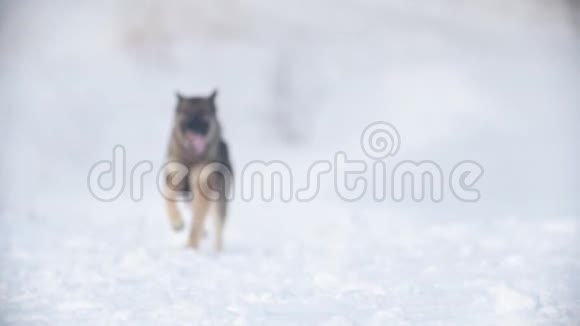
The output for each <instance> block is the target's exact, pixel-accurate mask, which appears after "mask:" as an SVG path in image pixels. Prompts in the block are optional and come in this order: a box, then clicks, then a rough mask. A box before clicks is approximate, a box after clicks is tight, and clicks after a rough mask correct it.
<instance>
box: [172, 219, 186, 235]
mask: <svg viewBox="0 0 580 326" xmlns="http://www.w3.org/2000/svg"><path fill="white" fill-rule="evenodd" d="M183 226H184V224H183V221H182V220H176V221H172V222H171V227H172V228H173V231H175V232H179V231H181V230H183Z"/></svg>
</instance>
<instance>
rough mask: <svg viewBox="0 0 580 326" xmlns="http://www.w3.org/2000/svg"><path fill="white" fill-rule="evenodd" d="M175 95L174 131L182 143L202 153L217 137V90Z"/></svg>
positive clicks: (218, 129) (196, 152)
mask: <svg viewBox="0 0 580 326" xmlns="http://www.w3.org/2000/svg"><path fill="white" fill-rule="evenodd" d="M176 95H177V108H176V110H175V115H176V124H175V127H176V131H177V133H178V136H179V138H180V139H181V142H182V144H183V145H184V146H185V147H186V148H189V149H191V150H193V151H194V152H195V154H197V155H201V154H204V153H205V152H206V150H207V147H208V145H209V144H210V143H211V142H212V140H213V139H215V138H216V137H219V133H220V126H219V124H218V121H217V118H216V111H217V110H216V104H215V99H216V96H217V91H216V90H214V91H213V92H212V93H211V94H210V95H209V96H207V97H203V96H195V97H185V96H183V95H181V94H179V93H177V94H176Z"/></svg>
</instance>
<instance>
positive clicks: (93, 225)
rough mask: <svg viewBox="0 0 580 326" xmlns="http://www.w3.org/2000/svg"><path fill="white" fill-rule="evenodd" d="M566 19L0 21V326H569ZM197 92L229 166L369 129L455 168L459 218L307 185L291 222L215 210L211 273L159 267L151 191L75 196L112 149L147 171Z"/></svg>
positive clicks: (26, 9)
mask: <svg viewBox="0 0 580 326" xmlns="http://www.w3.org/2000/svg"><path fill="white" fill-rule="evenodd" d="M578 7H580V6H579V5H578V2H576V1H574V0H570V1H564V0H556V1H540V0H512V1H509V2H506V1H499V0H470V1H455V0H435V1H428V2H426V1H421V2H419V1H400V0H385V1H376V0H364V1H354V0H340V1H333V2H329V1H321V0H316V1H302V0H299V1H293V2H291V3H290V2H288V3H274V2H271V1H266V0H245V1H231V0H215V1H211V2H202V1H177V0H176V1H160V0H157V1H136V0H124V1H98V2H89V1H76V2H73V1H50V2H47V1H32V0H26V1H6V0H5V1H0V110H1V119H0V130H2V131H3V135H4V136H3V137H2V138H1V140H0V153H1V154H2V159H1V161H0V164H1V166H0V167H1V168H0V180H2V187H0V321H3V323H6V324H60V325H63V324H77V323H78V322H79V321H82V322H83V323H89V324H99V325H100V324H124V323H126V322H131V323H137V324H159V323H163V324H202V325H205V324H217V325H221V324H238V325H256V324H263V325H273V324H285V325H287V324H298V325H304V324H326V325H351V324H354V325H366V324H373V323H374V324H376V325H385V324H389V325H396V324H421V325H450V324H454V325H455V324H456V325H466V324H469V325H475V324H485V325H489V324H494V325H497V324H510V325H514V324H523V325H531V324H546V325H553V324H563V325H575V324H577V323H578V322H580V277H579V276H578V275H580V262H579V261H578V259H577V257H579V256H578V254H580V250H579V249H580V239H579V238H578V237H579V232H580V229H579V227H580V225H579V224H578V223H579V222H580V221H579V220H578V217H579V216H580V204H579V201H578V194H579V193H580V173H579V172H578V170H577V168H578V163H579V162H580V157H579V155H580V154H579V152H578V148H579V143H580V140H579V139H580V137H579V136H580V132H579V131H578V129H577V127H576V124H577V123H578V122H580V92H579V91H578V85H579V84H580V63H579V58H580V48H579V46H580V14H578V10H579V9H578ZM214 87H217V88H219V90H220V95H219V98H218V105H219V116H220V118H221V120H222V124H223V126H224V129H225V137H226V139H228V140H229V143H230V147H231V151H232V156H233V160H234V166H235V167H241V166H243V165H244V164H245V163H246V162H249V161H251V160H255V159H261V160H272V159H280V160H283V161H285V162H287V163H288V164H289V165H290V166H291V167H292V168H293V171H294V172H295V174H296V175H297V176H305V173H306V172H305V171H306V168H307V167H308V164H309V163H310V162H313V161H316V160H321V159H330V158H332V155H333V154H334V153H335V152H336V151H338V150H343V151H346V152H347V153H348V155H349V158H353V159H354V158H360V159H365V158H366V157H365V156H364V155H363V153H362V151H361V150H360V148H359V138H360V133H361V131H362V130H363V128H364V127H365V126H366V125H367V124H369V123H371V122H373V121H377V120H384V121H388V122H390V123H392V124H394V125H395V126H396V127H397V128H398V130H399V132H400V134H401V139H402V144H401V150H400V151H399V153H398V154H397V156H396V158H397V159H398V160H405V159H409V160H417V161H418V160H425V159H429V160H434V161H436V162H438V163H439V164H440V165H441V166H442V168H443V170H444V171H450V170H451V168H452V167H453V166H454V165H455V163H456V162H458V161H460V160H475V161H477V162H479V163H480V164H481V165H482V166H483V167H484V169H485V175H484V176H483V178H482V179H481V180H480V182H479V183H478V187H479V189H480V190H481V196H482V198H481V200H480V201H479V202H478V203H469V204H467V203H461V202H459V201H457V200H455V198H453V197H451V196H450V194H449V193H445V200H444V201H443V202H442V203H438V204H435V203H430V202H422V203H413V202H411V201H408V202H404V203H395V202H392V201H387V202H383V203H375V202H373V201H372V200H371V199H370V197H369V198H364V199H362V200H360V201H358V202H355V203H345V202H342V201H340V200H339V199H338V197H337V196H336V194H335V193H334V191H333V189H332V184H331V183H330V180H329V184H328V185H323V191H322V192H321V194H320V195H319V198H317V200H315V201H314V202H311V203H301V204H299V203H290V204H283V203H280V202H273V203H264V202H260V201H255V202H250V203H245V202H242V201H235V202H234V203H233V205H232V209H231V216H230V218H229V222H228V223H229V224H228V227H227V231H226V252H225V253H224V254H223V255H222V256H220V257H214V256H212V254H211V253H210V250H205V248H204V251H202V253H201V254H195V253H193V252H190V251H187V250H185V249H183V248H182V245H183V244H184V243H185V235H184V234H179V235H174V234H171V232H170V230H169V227H168V224H167V222H166V219H165V216H164V214H163V209H162V202H161V200H160V199H159V197H158V195H157V194H156V191H155V189H154V185H152V184H149V185H148V186H149V188H148V192H147V193H146V196H145V200H144V201H142V202H138V203H134V202H131V201H130V200H129V197H128V194H127V195H126V196H123V197H121V198H120V199H119V200H118V201H115V202H113V203H101V202H99V201H97V200H95V199H94V198H92V197H91V196H90V193H89V192H88V190H87V185H86V177H87V173H88V170H89V168H90V167H91V165H92V164H94V163H95V162H97V161H100V160H103V159H110V158H111V151H112V148H113V146H114V145H116V144H122V145H124V146H125V147H126V149H127V154H128V161H129V164H132V163H136V162H138V161H141V160H151V161H153V162H156V163H157V164H160V163H161V162H162V159H163V155H164V151H165V144H166V142H167V137H168V132H169V126H170V122H171V114H172V112H173V106H174V95H173V94H174V91H175V90H181V91H183V92H185V93H189V94H200V93H208V92H209V91H210V90H211V89H212V88H214ZM304 178H305V177H304ZM299 181H300V180H298V182H299ZM303 181H304V180H303ZM210 234H211V233H210Z"/></svg>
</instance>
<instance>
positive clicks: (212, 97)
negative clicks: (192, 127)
mask: <svg viewBox="0 0 580 326" xmlns="http://www.w3.org/2000/svg"><path fill="white" fill-rule="evenodd" d="M217 94H218V90H217V89H214V90H213V91H212V92H211V94H209V97H208V99H209V102H210V103H211V107H212V109H213V111H214V112H215V111H217V106H216V105H215V99H216V97H217Z"/></svg>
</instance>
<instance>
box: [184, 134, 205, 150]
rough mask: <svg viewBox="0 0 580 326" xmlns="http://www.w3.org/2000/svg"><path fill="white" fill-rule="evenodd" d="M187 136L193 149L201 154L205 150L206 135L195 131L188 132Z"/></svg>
mask: <svg viewBox="0 0 580 326" xmlns="http://www.w3.org/2000/svg"><path fill="white" fill-rule="evenodd" d="M187 138H188V139H189V142H190V143H191V145H193V149H194V150H195V152H196V153H198V154H201V153H203V151H205V145H206V139H205V137H204V136H201V135H198V134H195V133H188V134H187Z"/></svg>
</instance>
